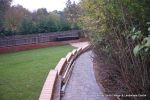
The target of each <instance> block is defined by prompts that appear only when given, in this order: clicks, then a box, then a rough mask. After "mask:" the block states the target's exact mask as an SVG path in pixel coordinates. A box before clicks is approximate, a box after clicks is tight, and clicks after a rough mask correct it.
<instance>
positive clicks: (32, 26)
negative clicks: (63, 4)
mask: <svg viewBox="0 0 150 100" xmlns="http://www.w3.org/2000/svg"><path fill="white" fill-rule="evenodd" d="M2 1H3V0H2ZM6 1H7V0H6ZM3 6H4V5H3ZM1 12H3V21H2V22H3V25H2V24H1V27H0V33H1V34H0V35H14V34H16V35H17V34H36V33H47V32H57V31H67V30H71V25H72V24H70V22H69V21H68V20H67V17H66V16H65V11H53V12H48V11H47V10H46V8H40V9H38V10H37V11H34V12H30V11H28V10H27V9H25V8H23V7H22V6H20V5H17V6H12V7H10V8H9V7H7V10H5V11H4V10H3V9H2V8H0V14H1ZM1 15H2V14H1ZM1 20H2V18H0V21H1ZM74 26H75V27H76V28H77V26H76V24H74Z"/></svg>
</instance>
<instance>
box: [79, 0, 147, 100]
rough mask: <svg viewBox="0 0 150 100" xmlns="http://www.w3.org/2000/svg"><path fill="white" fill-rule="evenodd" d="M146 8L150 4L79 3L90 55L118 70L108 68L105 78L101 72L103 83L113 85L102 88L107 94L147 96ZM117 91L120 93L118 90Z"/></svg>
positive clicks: (124, 0) (132, 0)
mask: <svg viewBox="0 0 150 100" xmlns="http://www.w3.org/2000/svg"><path fill="white" fill-rule="evenodd" d="M149 4H150V0H81V3H80V6H81V9H82V12H83V13H82V14H81V17H80V20H81V21H82V23H81V24H82V25H83V29H84V30H87V32H88V33H89V36H90V38H91V40H92V43H93V46H94V52H95V53H96V55H97V57H98V58H99V59H101V58H102V57H104V58H105V62H108V63H113V64H114V63H115V64H116V65H117V66H118V67H114V66H113V67H111V66H110V67H109V66H108V69H111V71H109V74H107V71H106V70H104V71H106V73H105V75H106V79H107V80H110V81H112V83H113V82H114V83H115V85H113V86H110V87H109V86H105V87H106V90H107V93H110V92H111V93H112V91H113V92H114V94H115V93H119V94H130V93H131V94H136V93H144V94H147V95H149V94H150V92H149V90H148V88H149V87H150V86H149V85H148V83H149V82H150V79H149V78H148V76H149V75H150V74H149V71H150V68H149V64H150V59H149V56H150V47H149V44H150V37H149V33H150V32H149V31H148V28H149V27H150V26H149V24H147V23H149V22H150V17H149V16H150V13H149V12H150V7H149ZM131 29H132V31H131ZM96 60H97V62H99V60H98V59H96ZM99 66H100V65H99ZM116 70H117V72H116ZM115 72H116V73H115ZM118 72H119V73H120V74H119V75H118V74H117V73H118ZM114 73H115V75H116V76H115V77H113V76H114ZM107 76H108V77H107ZM116 77H117V79H118V80H116ZM104 79H105V78H104ZM122 81H123V82H122ZM119 82H121V83H120V84H119ZM136 83H137V84H136ZM122 84H124V85H123V86H122ZM103 85H105V84H103ZM141 86H142V87H141ZM137 87H138V88H137ZM120 88H123V89H122V90H118V89H120ZM112 89H113V90H112ZM147 98H148V99H145V100H149V98H150V97H149V96H148V97H147ZM121 99H124V100H126V98H124V97H123V98H121ZM129 100H130V99H129ZM131 100H140V99H137V98H133V99H132V98H131Z"/></svg>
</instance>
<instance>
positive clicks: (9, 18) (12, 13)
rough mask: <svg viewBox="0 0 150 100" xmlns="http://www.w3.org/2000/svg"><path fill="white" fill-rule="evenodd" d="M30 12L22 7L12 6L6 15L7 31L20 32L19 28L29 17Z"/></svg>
mask: <svg viewBox="0 0 150 100" xmlns="http://www.w3.org/2000/svg"><path fill="white" fill-rule="evenodd" d="M29 14H30V13H29V11H28V10H26V9H25V8H23V7H22V6H20V5H17V6H12V7H11V8H10V9H8V11H7V12H6V14H5V23H4V27H5V30H6V31H10V32H13V33H17V32H19V26H20V24H21V22H22V21H23V20H24V18H25V17H29Z"/></svg>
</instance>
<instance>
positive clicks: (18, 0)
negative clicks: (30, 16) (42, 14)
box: [12, 0, 80, 11]
mask: <svg viewBox="0 0 150 100" xmlns="http://www.w3.org/2000/svg"><path fill="white" fill-rule="evenodd" d="M66 1H67V0H13V2H12V5H18V4H19V5H22V6H23V7H24V8H27V9H28V10H30V11H34V10H37V9H38V8H46V9H47V10H48V11H54V10H58V11H62V10H63V9H64V8H65V6H66ZM71 1H75V2H76V3H78V2H79V1H80V0H71Z"/></svg>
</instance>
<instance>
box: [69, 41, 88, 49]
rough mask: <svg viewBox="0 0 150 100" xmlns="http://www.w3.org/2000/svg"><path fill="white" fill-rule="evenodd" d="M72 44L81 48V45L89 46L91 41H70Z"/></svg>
mask: <svg viewBox="0 0 150 100" xmlns="http://www.w3.org/2000/svg"><path fill="white" fill-rule="evenodd" d="M70 45H72V46H74V47H77V48H79V47H83V46H88V45H89V42H77V43H70Z"/></svg>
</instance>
